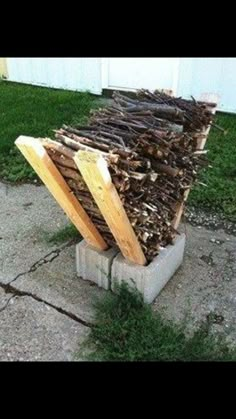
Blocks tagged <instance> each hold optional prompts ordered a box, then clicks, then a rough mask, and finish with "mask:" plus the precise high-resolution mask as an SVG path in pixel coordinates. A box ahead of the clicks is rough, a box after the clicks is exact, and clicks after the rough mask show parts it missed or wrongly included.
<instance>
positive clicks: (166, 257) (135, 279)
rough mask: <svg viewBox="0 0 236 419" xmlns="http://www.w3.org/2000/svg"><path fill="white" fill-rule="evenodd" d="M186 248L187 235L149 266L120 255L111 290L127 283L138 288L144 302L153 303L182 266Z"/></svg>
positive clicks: (112, 273)
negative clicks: (130, 260)
mask: <svg viewBox="0 0 236 419" xmlns="http://www.w3.org/2000/svg"><path fill="white" fill-rule="evenodd" d="M184 247H185V234H181V235H180V236H178V237H177V238H176V239H175V241H174V244H173V245H169V246H167V247H165V248H163V249H162V250H161V251H160V253H159V255H158V256H157V257H156V258H155V259H154V260H153V261H152V262H151V263H150V264H149V265H148V266H139V265H135V264H134V263H132V262H129V261H128V260H126V259H125V258H124V257H123V256H122V254H121V253H119V254H118V255H117V256H116V257H115V258H114V260H113V263H112V269H111V289H112V290H113V291H114V290H115V289H114V288H115V284H116V283H118V284H121V282H122V281H125V282H127V283H128V284H129V285H130V286H136V287H137V289H138V290H139V291H140V292H141V294H142V295H143V298H144V301H145V302H146V303H151V302H152V301H153V300H154V299H155V298H156V296H157V295H158V294H159V292H160V291H161V290H162V288H163V287H164V286H165V285H166V283H167V282H168V281H169V280H170V278H171V277H172V276H173V275H174V273H175V272H176V270H177V269H178V268H179V266H180V265H181V263H182V261H183V256H184Z"/></svg>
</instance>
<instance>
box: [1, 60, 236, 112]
mask: <svg viewBox="0 0 236 419" xmlns="http://www.w3.org/2000/svg"><path fill="white" fill-rule="evenodd" d="M7 65H8V73H9V80H12V81H17V82H22V83H30V84H36V85H41V86H48V87H55V88H62V89H69V90H79V91H86V90H88V91H90V92H91V93H95V94H101V93H102V89H120V90H134V89H138V88H147V89H150V90H154V89H156V88H165V89H172V90H173V91H174V93H175V94H176V95H179V96H184V97H189V96H190V95H193V96H194V97H195V98H196V99H197V98H198V97H199V96H200V95H201V94H202V93H206V92H211V93H216V94H218V95H219V97H220V103H219V106H218V108H219V109H220V110H222V111H227V112H236V58H8V59H7Z"/></svg>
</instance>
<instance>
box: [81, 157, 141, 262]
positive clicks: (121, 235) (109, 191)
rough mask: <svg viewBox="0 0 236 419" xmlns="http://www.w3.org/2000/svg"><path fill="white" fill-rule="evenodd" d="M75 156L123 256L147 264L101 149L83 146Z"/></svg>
mask: <svg viewBox="0 0 236 419" xmlns="http://www.w3.org/2000/svg"><path fill="white" fill-rule="evenodd" d="M74 160H75V163H76V164H77V166H78V169H79V171H80V172H81V174H82V176H83V178H84V181H85V182H86V184H87V186H88V188H89V190H90V192H91V194H92V195H93V198H94V200H95V202H96V204H97V206H98V207H99V209H100V211H101V213H102V215H103V217H104V219H105V220H106V223H107V225H108V226H109V228H110V230H111V232H112V234H113V236H114V238H115V240H116V242H117V244H118V246H119V248H120V250H121V252H122V254H123V256H124V257H125V258H127V259H129V260H130V261H132V262H134V263H136V264H138V265H145V264H146V259H145V256H144V254H143V251H142V248H141V246H140V244H139V242H138V239H137V237H136V235H135V233H134V230H133V228H132V226H131V224H130V222H129V219H128V217H127V214H126V212H125V210H124V208H123V205H122V202H121V200H120V197H119V195H118V193H117V190H116V188H115V186H114V185H113V183H112V180H111V176H110V173H109V170H108V167H107V163H106V161H105V159H104V158H103V157H102V155H101V154H100V153H97V152H89V151H82V150H80V151H78V153H76V155H75V157H74Z"/></svg>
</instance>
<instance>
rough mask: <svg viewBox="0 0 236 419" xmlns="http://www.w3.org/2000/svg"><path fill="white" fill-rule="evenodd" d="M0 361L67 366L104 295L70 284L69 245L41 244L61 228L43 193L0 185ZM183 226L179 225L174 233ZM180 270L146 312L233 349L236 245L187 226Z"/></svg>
mask: <svg viewBox="0 0 236 419" xmlns="http://www.w3.org/2000/svg"><path fill="white" fill-rule="evenodd" d="M0 201H1V208H0V360H1V361H3V360H4V361H5V360H17V361H21V360H26V361H34V360H39V361H42V360H46V361H53V360H55V361H57V360H65V361H66V360H74V359H75V354H76V353H77V352H78V351H79V349H80V348H81V344H82V343H83V342H84V339H85V338H86V337H87V335H88V332H89V326H90V324H91V322H92V321H93V316H94V313H93V301H94V299H95V298H101V297H102V296H103V295H104V293H105V291H103V290H102V289H99V288H98V287H97V286H93V284H91V283H89V282H88V281H83V280H82V279H79V278H77V276H76V271H75V243H74V242H68V243H64V244H62V245H59V246H54V245H52V244H49V243H48V242H47V240H46V239H45V238H46V236H47V235H48V234H53V233H55V232H56V231H58V229H61V228H62V227H64V226H65V225H67V224H68V220H67V218H66V216H65V215H64V213H63V211H62V210H61V209H60V207H59V206H58V205H57V203H56V202H55V200H54V199H53V198H52V197H51V195H50V194H49V192H48V191H47V190H46V188H44V187H43V186H35V185H21V186H10V185H5V184H3V183H0ZM183 228H184V226H183V225H182V229H183ZM185 228H186V229H187V246H186V252H185V258H184V263H183V265H182V266H181V268H180V269H179V271H178V272H177V273H176V275H175V276H174V277H173V278H172V280H171V281H170V282H169V283H168V284H167V286H166V287H165V288H164V290H163V291H162V292H161V294H160V295H159V296H158V297H157V299H156V301H155V302H154V304H153V308H154V310H157V311H160V312H162V313H163V314H164V315H165V316H166V317H167V318H171V319H173V320H174V321H177V322H178V321H182V320H183V319H184V318H185V317H186V316H187V318H188V322H187V328H188V329H189V331H190V332H191V330H193V329H194V328H195V327H198V325H199V324H200V322H201V321H202V320H206V319H208V318H209V319H211V330H212V331H213V332H214V333H215V332H216V333H218V332H219V333H223V334H225V335H226V336H227V339H228V340H229V342H230V343H234V344H235V343H236V322H235V320H236V314H235V308H236V275H235V274H236V258H235V256H236V238H235V237H234V236H233V235H229V234H226V233H225V232H224V231H223V230H218V231H211V230H207V229H206V228H204V227H202V226H195V227H193V226H191V225H190V224H187V225H186V226H185Z"/></svg>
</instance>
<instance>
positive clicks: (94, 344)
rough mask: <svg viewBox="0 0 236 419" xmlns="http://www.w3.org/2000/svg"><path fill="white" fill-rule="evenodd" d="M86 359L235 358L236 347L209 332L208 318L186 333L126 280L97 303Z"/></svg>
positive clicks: (229, 359)
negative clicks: (229, 346)
mask: <svg viewBox="0 0 236 419" xmlns="http://www.w3.org/2000/svg"><path fill="white" fill-rule="evenodd" d="M95 311H96V317H95V318H96V323H95V324H94V326H92V328H91V333H90V336H89V338H88V341H87V348H88V350H89V353H88V355H87V359H89V360H96V361H232V360H236V351H235V350H232V349H229V348H228V346H227V345H226V343H225V341H224V339H223V338H220V337H213V336H212V334H210V330H209V327H210V325H209V322H205V323H203V324H202V325H201V327H200V328H199V329H198V330H197V331H196V332H195V333H194V334H193V335H192V336H191V337H187V335H186V333H185V329H184V326H183V325H176V324H174V323H173V322H171V321H167V320H164V319H163V318H162V316H161V315H160V314H158V313H155V312H153V311H152V308H151V306H150V305H147V304H145V303H144V302H143V299H142V296H141V294H140V293H139V292H138V291H136V290H131V289H130V288H128V286H127V285H126V284H124V283H123V284H122V285H121V286H119V287H117V290H116V294H111V293H107V294H106V295H105V297H104V298H103V299H102V300H100V301H97V302H96V304H95Z"/></svg>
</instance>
